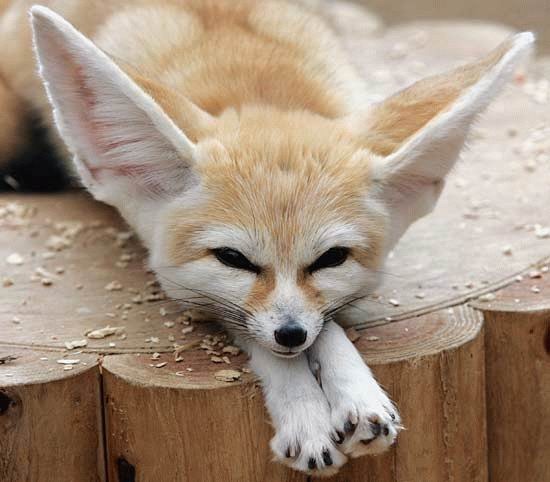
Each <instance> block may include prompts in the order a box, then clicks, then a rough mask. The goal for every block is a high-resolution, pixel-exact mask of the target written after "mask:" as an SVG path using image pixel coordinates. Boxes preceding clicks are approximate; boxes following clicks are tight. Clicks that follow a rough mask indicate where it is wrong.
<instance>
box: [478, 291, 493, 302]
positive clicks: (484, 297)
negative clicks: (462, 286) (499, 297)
mask: <svg viewBox="0 0 550 482" xmlns="http://www.w3.org/2000/svg"><path fill="white" fill-rule="evenodd" d="M495 299H496V296H495V295H494V294H493V293H486V294H484V295H481V296H480V297H478V301H481V302H482V303H488V302H491V301H494V300H495Z"/></svg>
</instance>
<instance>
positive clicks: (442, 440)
mask: <svg viewBox="0 0 550 482" xmlns="http://www.w3.org/2000/svg"><path fill="white" fill-rule="evenodd" d="M481 327H482V322H481V318H480V316H479V315H476V314H475V313H474V312H473V311H472V310H469V309H467V308H460V309H457V310H455V311H453V313H449V312H448V311H443V312H439V313H436V314H432V315H428V316H425V317H421V318H417V319H414V320H407V321H403V322H397V323H392V324H387V325H385V326H379V327H374V328H371V329H368V330H365V331H364V332H361V333H362V336H361V338H360V339H359V340H358V341H357V346H358V348H359V349H360V350H361V352H363V353H364V354H365V359H366V360H367V361H368V362H369V363H370V364H371V365H373V368H374V371H375V373H376V374H377V376H378V377H379V378H380V380H381V382H382V384H383V385H384V386H385V387H386V388H387V390H388V391H389V393H390V394H391V395H392V396H393V398H394V399H395V400H396V403H397V404H398V406H399V407H400V409H401V412H402V414H403V417H404V423H405V425H406V427H407V430H406V431H404V432H402V433H401V434H400V438H399V442H398V444H397V447H396V448H394V449H392V450H391V451H390V452H389V453H388V454H386V455H383V456H380V457H376V458H370V457H363V458H360V459H357V460H354V461H352V462H350V463H349V464H348V465H346V466H344V468H343V469H342V471H341V472H340V474H338V476H336V477H335V478H333V479H331V480H334V481H343V480H361V481H377V482H386V481H388V482H389V481H391V482H397V481H403V482H404V481H410V480H422V481H423V482H424V481H425V482H431V481H433V482H440V481H441V480H453V478H454V480H471V481H480V482H481V481H484V480H486V477H487V472H486V470H487V468H486V439H485V433H486V431H485V422H484V420H485V418H484V413H485V398H484V393H485V392H484V369H483V364H484V356H483V335H482V330H481ZM184 357H185V358H186V361H185V362H182V363H175V362H172V361H170V362H168V364H167V365H166V366H165V367H163V368H162V369H156V368H154V367H151V366H150V365H151V364H154V363H153V362H152V361H151V360H150V358H149V356H146V355H144V354H140V355H116V356H107V357H105V358H104V361H103V374H104V379H105V383H104V387H105V400H106V412H107V417H106V433H107V448H108V466H109V474H110V477H111V479H113V478H114V479H115V480H116V476H117V471H118V470H119V465H120V462H119V461H120V460H124V461H126V462H124V464H126V463H128V464H130V465H131V466H132V467H133V470H135V477H136V480H162V481H163V482H165V481H166V482H172V481H174V482H176V481H178V482H186V481H190V482H191V481H192V482H202V481H204V482H206V481H212V480H227V481H250V482H256V481H258V482H264V481H266V480H267V481H271V480H273V481H275V480H277V481H289V482H290V481H292V482H294V481H296V482H299V481H304V482H305V480H306V477H305V476H303V475H300V474H297V473H295V472H292V471H290V470H287V469H285V468H283V467H282V466H279V465H278V464H273V463H271V462H270V459H271V454H270V451H269V446H268V443H269V440H270V438H271V437H272V435H273V434H272V431H271V429H270V426H269V423H268V416H267V414H266V412H265V410H264V408H263V399H262V396H261V392H260V390H259V388H258V387H257V386H255V385H253V384H252V383H251V381H250V378H249V376H248V375H244V376H243V381H242V382H236V383H234V384H227V383H223V382H219V381H216V380H215V378H214V376H213V374H214V373H213V371H214V370H216V369H218V368H213V367H212V365H213V364H212V363H209V361H208V359H206V360H204V359H203V360H202V361H201V359H200V358H198V356H197V355H196V354H195V353H194V352H189V353H186V354H184ZM243 363H245V360H244V359H237V360H234V361H233V363H232V368H236V369H240V368H241V367H242V364H243ZM181 365H184V366H190V367H193V369H194V371H193V372H188V373H186V372H185V371H184V372H183V376H176V375H175V372H176V371H177V370H178V369H179V367H180V366H181ZM201 365H202V368H201ZM217 367H219V366H217ZM174 461H177V463H174ZM124 467H127V466H126V465H124Z"/></svg>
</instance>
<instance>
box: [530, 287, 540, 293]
mask: <svg viewBox="0 0 550 482" xmlns="http://www.w3.org/2000/svg"><path fill="white" fill-rule="evenodd" d="M531 291H532V292H533V293H540V288H539V287H538V286H532V287H531Z"/></svg>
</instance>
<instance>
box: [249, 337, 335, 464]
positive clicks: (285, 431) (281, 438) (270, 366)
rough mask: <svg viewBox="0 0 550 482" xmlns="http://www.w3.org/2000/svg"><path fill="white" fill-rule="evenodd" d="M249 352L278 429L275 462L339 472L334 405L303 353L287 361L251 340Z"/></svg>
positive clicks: (274, 448) (274, 444)
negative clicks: (333, 415)
mask: <svg viewBox="0 0 550 482" xmlns="http://www.w3.org/2000/svg"><path fill="white" fill-rule="evenodd" d="M247 351H248V353H249V354H250V366H251V368H252V369H253V370H254V372H255V373H256V374H257V375H259V377H260V379H261V381H262V386H263V391H264V396H265V401H266V405H267V409H268V411H269V414H270V416H271V420H272V423H273V426H274V428H275V436H274V437H273V439H272V440H271V448H272V450H273V452H274V454H275V458H276V460H278V461H279V462H281V463H283V464H285V465H288V466H289V467H292V468H293V469H295V470H300V471H302V472H307V473H311V474H315V475H331V474H333V473H335V472H336V471H337V470H338V468H339V467H340V466H341V465H342V464H343V463H344V462H345V461H346V457H345V456H344V455H343V454H342V453H341V452H340V451H339V449H338V448H337V447H336V444H335V438H336V434H335V433H334V432H333V431H332V425H331V422H330V407H329V405H328V402H327V399H326V397H325V395H324V393H323V392H322V390H321V388H320V387H319V384H318V383H317V380H316V379H315V377H314V376H313V374H312V373H311V370H310V368H309V364H308V361H307V358H306V356H305V354H301V355H299V356H297V357H295V358H292V359H284V358H280V357H277V356H275V355H273V354H272V353H271V352H269V351H268V350H266V349H264V348H262V347H260V346H259V345H256V344H253V343H251V344H250V345H249V346H248V347H247Z"/></svg>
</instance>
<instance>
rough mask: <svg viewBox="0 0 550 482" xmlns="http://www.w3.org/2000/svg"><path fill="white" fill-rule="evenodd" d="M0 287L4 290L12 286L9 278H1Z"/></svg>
mask: <svg viewBox="0 0 550 482" xmlns="http://www.w3.org/2000/svg"><path fill="white" fill-rule="evenodd" d="M2 286H3V287H4V288H9V287H10V286H13V280H12V279H11V278H3V279H2Z"/></svg>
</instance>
